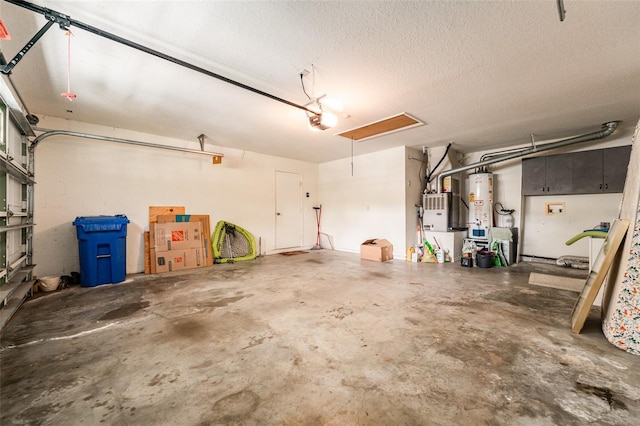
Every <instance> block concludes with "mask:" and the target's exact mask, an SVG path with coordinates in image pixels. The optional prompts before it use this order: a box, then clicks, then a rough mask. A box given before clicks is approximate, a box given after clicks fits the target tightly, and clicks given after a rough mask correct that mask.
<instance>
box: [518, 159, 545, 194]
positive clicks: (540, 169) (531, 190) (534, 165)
mask: <svg viewBox="0 0 640 426" xmlns="http://www.w3.org/2000/svg"><path fill="white" fill-rule="evenodd" d="M546 161H547V159H546V158H545V157H534V158H525V159H524V160H522V194H523V195H542V194H545V193H546V188H547V177H546V169H547V165H546V164H547V163H546Z"/></svg>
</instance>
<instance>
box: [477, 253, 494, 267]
mask: <svg viewBox="0 0 640 426" xmlns="http://www.w3.org/2000/svg"><path fill="white" fill-rule="evenodd" d="M476 264H477V265H478V267H479V268H491V267H492V266H493V252H491V251H485V250H481V251H479V252H477V253H476Z"/></svg>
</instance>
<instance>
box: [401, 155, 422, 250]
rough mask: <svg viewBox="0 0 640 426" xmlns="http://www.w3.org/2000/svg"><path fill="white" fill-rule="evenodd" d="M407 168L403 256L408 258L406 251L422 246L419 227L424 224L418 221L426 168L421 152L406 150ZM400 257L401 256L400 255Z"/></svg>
mask: <svg viewBox="0 0 640 426" xmlns="http://www.w3.org/2000/svg"><path fill="white" fill-rule="evenodd" d="M405 155H406V159H407V162H406V167H405V180H406V182H405V221H406V224H407V229H406V237H405V238H406V242H405V247H404V249H405V253H404V254H403V255H402V256H404V257H405V258H406V250H407V248H409V247H410V246H412V245H416V244H422V243H423V242H422V241H420V240H419V238H418V232H419V231H418V229H419V228H418V227H422V223H420V222H419V221H418V207H416V205H418V206H421V205H422V187H423V182H424V171H425V167H422V166H423V165H425V166H426V164H424V163H423V162H422V160H423V158H424V157H423V155H422V152H421V151H418V150H417V149H412V148H406V154H405ZM399 256H400V254H399Z"/></svg>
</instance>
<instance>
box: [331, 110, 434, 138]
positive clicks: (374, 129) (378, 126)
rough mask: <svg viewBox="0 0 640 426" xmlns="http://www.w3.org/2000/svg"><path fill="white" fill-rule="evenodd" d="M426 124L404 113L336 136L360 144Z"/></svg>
mask: <svg viewBox="0 0 640 426" xmlns="http://www.w3.org/2000/svg"><path fill="white" fill-rule="evenodd" d="M424 124H425V123H424V122H422V121H420V120H418V119H417V118H414V117H411V116H410V115H409V114H407V113H405V112H403V113H401V114H398V115H394V116H393V117H389V118H385V119H384V120H379V121H375V122H373V123H370V124H367V125H364V126H360V127H358V128H355V129H351V130H347V131H346V132H342V133H338V134H337V135H336V136H342V137H343V138H347V139H351V140H354V141H358V142H360V141H364V140H367V139H371V138H375V137H378V136H383V135H388V134H389V133H394V132H399V131H401V130H407V129H411V128H412V127H418V126H423V125H424Z"/></svg>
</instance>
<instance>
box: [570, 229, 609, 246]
mask: <svg viewBox="0 0 640 426" xmlns="http://www.w3.org/2000/svg"><path fill="white" fill-rule="evenodd" d="M585 237H592V238H607V233H606V232H604V231H584V232H581V233H579V234H578V235H576V236H575V237H572V238H570V239H569V240H567V242H566V243H565V244H566V245H568V246H570V245H571V244H573V243H575V242H576V241H578V240H580V239H582V238H585Z"/></svg>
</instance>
